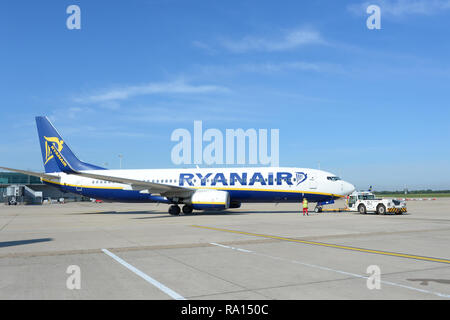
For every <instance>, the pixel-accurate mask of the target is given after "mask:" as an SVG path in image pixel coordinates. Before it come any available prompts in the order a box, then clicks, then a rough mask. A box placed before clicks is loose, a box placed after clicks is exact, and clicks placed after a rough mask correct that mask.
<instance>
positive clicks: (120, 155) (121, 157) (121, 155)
mask: <svg viewBox="0 0 450 320" xmlns="http://www.w3.org/2000/svg"><path fill="white" fill-rule="evenodd" d="M119 159H120V169H122V159H123V154H119Z"/></svg>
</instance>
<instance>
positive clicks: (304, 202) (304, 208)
mask: <svg viewBox="0 0 450 320" xmlns="http://www.w3.org/2000/svg"><path fill="white" fill-rule="evenodd" d="M305 213H306V215H307V216H309V214H308V200H307V199H306V198H303V215H305Z"/></svg>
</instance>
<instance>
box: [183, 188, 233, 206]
mask: <svg viewBox="0 0 450 320" xmlns="http://www.w3.org/2000/svg"><path fill="white" fill-rule="evenodd" d="M191 205H192V208H194V209H196V210H225V209H228V208H229V207H230V194H229V193H228V192H226V191H221V190H205V189H199V190H197V191H195V193H194V194H193V195H192V197H191Z"/></svg>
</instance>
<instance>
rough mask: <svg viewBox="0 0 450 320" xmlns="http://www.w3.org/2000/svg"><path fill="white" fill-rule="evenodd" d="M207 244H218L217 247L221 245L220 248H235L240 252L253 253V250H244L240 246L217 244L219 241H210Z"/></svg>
mask: <svg viewBox="0 0 450 320" xmlns="http://www.w3.org/2000/svg"><path fill="white" fill-rule="evenodd" d="M209 244H212V245H214V246H218V247H222V248H227V249H232V250H237V251H241V252H247V253H253V251H250V250H245V249H241V248H235V247H230V246H226V245H223V244H219V243H215V242H210V243H209Z"/></svg>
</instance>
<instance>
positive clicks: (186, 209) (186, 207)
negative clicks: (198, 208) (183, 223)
mask: <svg viewBox="0 0 450 320" xmlns="http://www.w3.org/2000/svg"><path fill="white" fill-rule="evenodd" d="M193 210H194V209H193V208H192V206H190V205H188V204H185V205H184V206H183V213H184V214H192V211H193Z"/></svg>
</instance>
